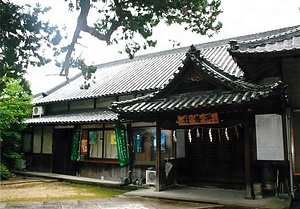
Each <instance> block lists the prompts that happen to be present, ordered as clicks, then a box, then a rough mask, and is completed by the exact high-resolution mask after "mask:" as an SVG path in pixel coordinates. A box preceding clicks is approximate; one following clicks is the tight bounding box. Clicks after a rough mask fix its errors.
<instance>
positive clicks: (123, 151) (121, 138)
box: [115, 124, 130, 167]
mask: <svg viewBox="0 0 300 209" xmlns="http://www.w3.org/2000/svg"><path fill="white" fill-rule="evenodd" d="M115 134H116V142H117V149H118V159H119V162H120V166H121V167H124V166H127V165H129V163H130V159H129V155H128V151H127V143H126V131H125V126H124V125H119V124H116V125H115Z"/></svg>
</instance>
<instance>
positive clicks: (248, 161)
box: [244, 117, 254, 199]
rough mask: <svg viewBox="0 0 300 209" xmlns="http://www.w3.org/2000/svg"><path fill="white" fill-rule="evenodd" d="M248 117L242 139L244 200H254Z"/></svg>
mask: <svg viewBox="0 0 300 209" xmlns="http://www.w3.org/2000/svg"><path fill="white" fill-rule="evenodd" d="M249 119H250V118H249V117H246V121H245V124H244V126H245V127H244V138H245V172H246V197H245V198H246V199H254V191H253V182H252V169H251V156H252V154H251V148H250V147H251V136H250V134H251V132H250V126H249Z"/></svg>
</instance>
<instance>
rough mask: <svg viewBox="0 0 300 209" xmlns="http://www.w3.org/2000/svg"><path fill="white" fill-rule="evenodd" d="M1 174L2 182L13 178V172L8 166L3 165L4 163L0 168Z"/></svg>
mask: <svg viewBox="0 0 300 209" xmlns="http://www.w3.org/2000/svg"><path fill="white" fill-rule="evenodd" d="M0 172H1V180H6V179H8V178H10V177H11V172H10V171H9V170H8V168H7V167H6V165H3V164H2V163H1V166H0Z"/></svg>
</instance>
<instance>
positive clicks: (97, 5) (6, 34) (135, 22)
mask: <svg viewBox="0 0 300 209" xmlns="http://www.w3.org/2000/svg"><path fill="white" fill-rule="evenodd" d="M65 1H66V2H68V5H69V9H70V10H72V11H73V10H79V11H80V13H79V16H78V19H77V27H76V29H75V31H74V34H73V38H72V41H71V43H70V44H69V45H68V46H65V47H64V46H62V47H58V45H59V43H60V41H61V40H62V39H63V36H62V35H61V32H60V31H59V30H58V28H57V27H56V26H50V24H49V23H48V22H43V21H41V20H40V19H39V15H41V14H43V13H45V12H47V11H48V10H49V8H45V9H41V7H40V5H37V6H36V7H31V6H30V5H25V6H23V7H20V6H17V5H15V4H12V3H10V2H9V1H8V0H6V1H5V0H0V14H1V15H0V21H1V25H0V44H1V49H0V62H1V66H0V73H1V75H0V76H2V75H3V74H6V75H8V74H10V75H8V76H12V77H22V75H23V74H24V71H25V70H26V68H27V67H28V65H29V64H30V65H36V66H41V65H44V64H46V63H48V62H50V61H51V59H52V57H50V58H49V57H48V58H45V54H44V53H43V51H41V46H43V45H44V46H48V47H49V48H52V49H53V50H54V54H53V57H54V59H56V58H57V56H58V55H60V53H61V52H66V55H65V59H64V60H63V62H57V65H58V66H60V67H62V70H61V73H60V74H61V75H64V76H68V74H69V68H70V67H77V68H79V69H81V71H82V72H83V76H84V78H85V79H86V80H89V79H90V78H91V77H92V73H93V72H95V70H96V68H95V67H94V66H88V65H86V64H85V62H84V59H82V58H80V57H74V56H73V55H74V53H73V52H74V51H75V49H76V44H77V43H78V39H79V38H80V33H81V32H86V33H89V34H90V35H92V36H93V37H96V38H97V39H98V40H100V41H105V42H106V43H107V44H108V45H110V44H118V43H119V42H125V49H124V51H125V52H126V53H127V54H128V55H129V57H130V58H133V57H134V55H135V53H136V52H137V51H138V50H140V49H141V48H144V49H146V48H148V47H154V46H155V45H156V43H157V41H156V40H152V38H151V36H152V33H153V28H155V27H156V26H157V25H158V24H159V23H160V22H162V21H163V22H165V23H167V24H168V25H171V24H180V25H182V27H184V28H185V29H186V30H191V31H192V32H195V33H199V34H201V35H205V34H207V35H209V36H212V35H213V33H215V32H218V31H219V30H220V29H221V27H222V24H221V23H220V22H217V17H218V15H219V14H220V13H221V10H220V9H219V7H220V4H221V0H65ZM95 11H96V12H97V17H98V21H96V22H93V24H92V25H89V24H88V16H89V15H90V13H91V12H95ZM88 87H89V84H88V83H85V85H84V88H88ZM1 88H2V89H3V84H2V86H1V85H0V90H1Z"/></svg>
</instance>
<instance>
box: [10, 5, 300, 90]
mask: <svg viewBox="0 0 300 209" xmlns="http://www.w3.org/2000/svg"><path fill="white" fill-rule="evenodd" d="M15 1H17V0H15ZM26 2H27V3H29V2H37V0H28V1H26ZM40 2H41V1H40ZM42 2H43V5H48V6H51V7H52V10H51V11H50V12H49V13H48V16H46V17H45V18H48V19H49V20H50V21H51V22H52V23H54V24H58V25H61V26H63V25H66V26H67V31H68V33H69V36H70V37H72V34H73V31H74V30H75V27H76V21H77V14H76V13H75V14H74V13H70V12H68V11H67V4H66V3H65V2H64V1H63V0H51V1H50V0H44V1H42ZM299 8H300V1H299V0H251V1H250V0H221V10H222V11H223V13H222V14H220V15H219V17H218V21H221V22H222V23H223V28H222V29H221V31H220V32H219V33H218V34H215V35H214V36H213V37H212V38H208V37H207V36H200V35H198V34H194V33H192V32H189V31H185V30H184V29H183V28H182V27H181V26H178V25H172V26H165V25H164V24H160V25H159V26H158V27H157V28H155V29H154V32H153V38H154V39H156V40H157V41H158V43H157V46H156V47H155V48H153V49H148V50H146V51H143V50H142V51H140V52H139V53H138V54H137V55H141V54H146V53H152V52H157V51H164V50H168V49H172V48H173V42H172V41H169V40H176V41H178V42H180V44H181V46H182V47H184V46H190V45H192V44H200V43H205V42H210V41H215V40H221V39H226V38H233V37H236V36H242V35H247V34H252V33H258V32H264V31H268V30H273V29H279V28H284V27H289V26H294V25H300V10H299ZM81 35H82V39H81V40H80V44H81V46H79V47H81V49H80V53H82V56H83V57H84V58H85V60H86V62H87V63H88V64H100V63H105V62H109V61H114V60H118V59H123V58H127V55H126V54H122V55H120V54H119V53H118V51H120V50H122V46H120V45H113V46H107V45H106V44H105V43H104V42H101V41H98V40H97V39H96V38H93V37H91V36H89V35H88V34H84V33H82V34H81ZM59 72H60V69H58V68H57V67H55V66H54V65H51V64H50V65H47V66H44V67H42V68H38V69H37V68H30V69H29V70H28V75H27V76H26V77H27V78H28V79H29V81H30V83H31V87H32V92H33V93H34V94H36V93H40V92H44V91H46V90H47V89H49V88H50V87H49V85H50V86H53V85H55V84H58V83H59V82H62V81H64V80H65V78H64V77H59V76H58V75H57V74H58V73H59ZM75 73H78V71H77V70H71V71H70V74H71V75H74V74H75ZM46 83H49V85H46Z"/></svg>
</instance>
